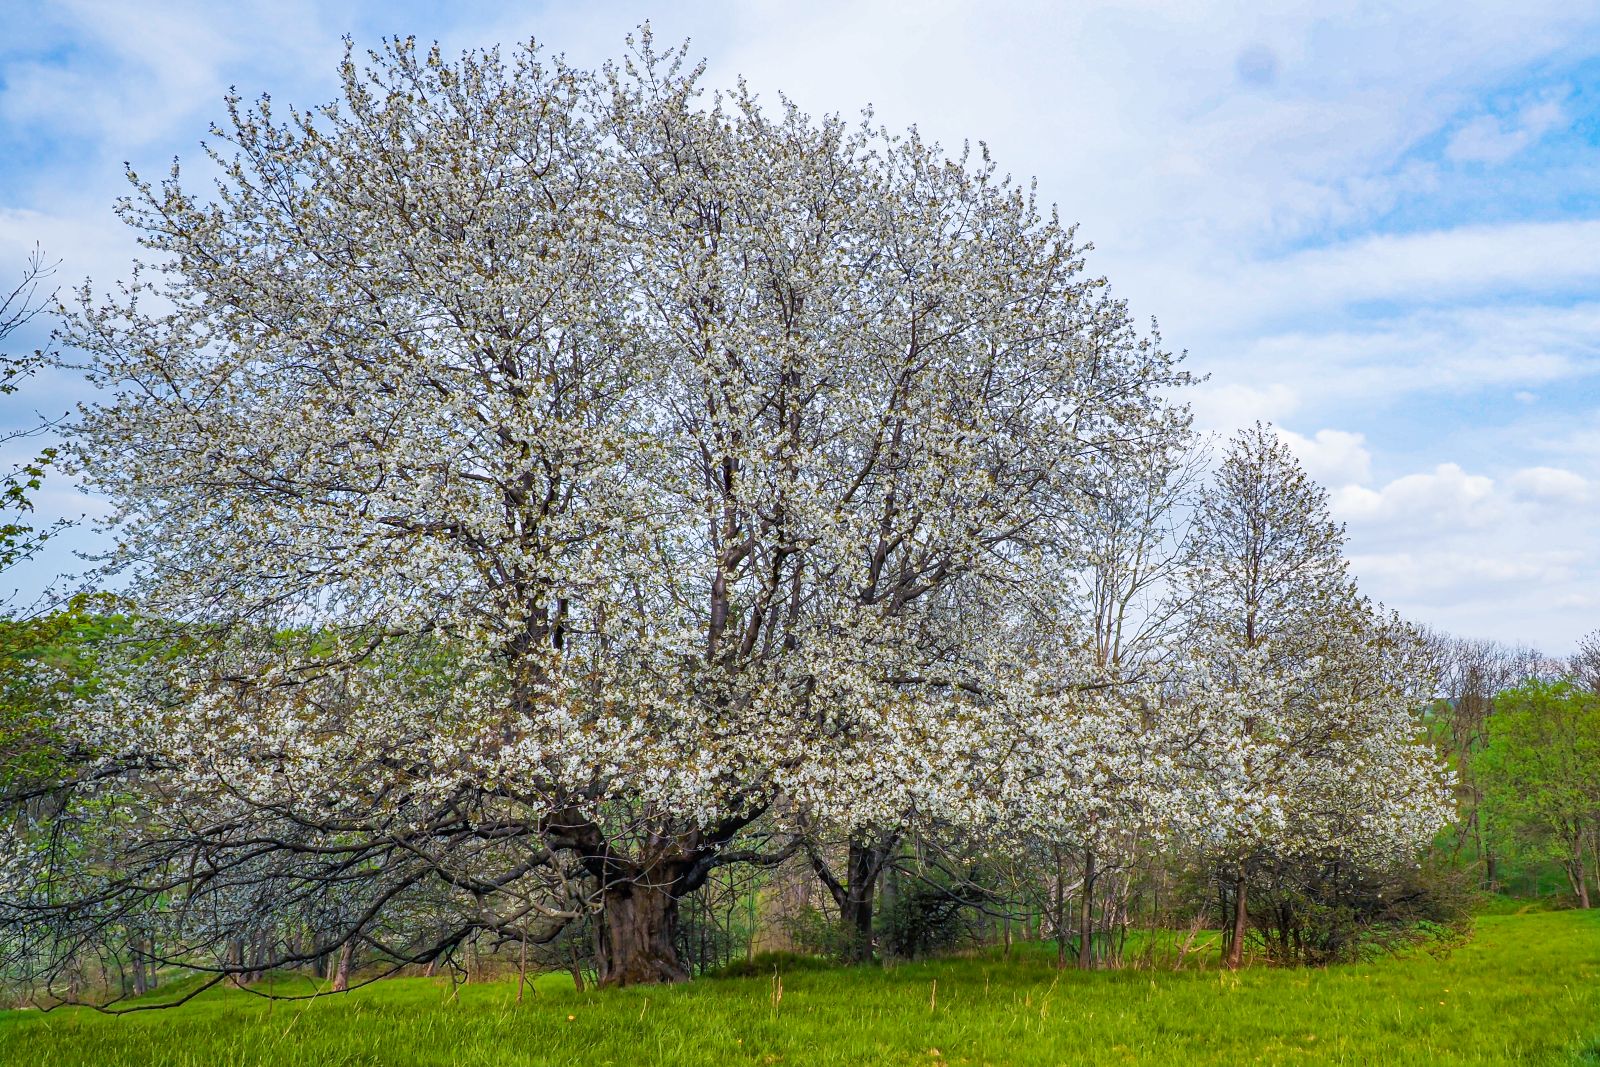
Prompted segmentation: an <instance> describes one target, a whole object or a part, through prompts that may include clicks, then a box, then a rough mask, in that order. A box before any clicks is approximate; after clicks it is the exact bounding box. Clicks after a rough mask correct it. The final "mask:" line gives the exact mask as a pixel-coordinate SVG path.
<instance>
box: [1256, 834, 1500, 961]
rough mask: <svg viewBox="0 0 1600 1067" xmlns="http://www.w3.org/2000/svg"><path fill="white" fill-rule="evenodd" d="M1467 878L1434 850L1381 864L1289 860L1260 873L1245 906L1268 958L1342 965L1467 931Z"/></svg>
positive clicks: (1471, 900)
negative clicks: (1414, 859)
mask: <svg viewBox="0 0 1600 1067" xmlns="http://www.w3.org/2000/svg"><path fill="white" fill-rule="evenodd" d="M1472 881H1473V876H1472V874H1471V872H1468V871H1464V870H1462V869H1461V868H1459V867H1457V866H1454V865H1452V864H1451V863H1449V862H1448V861H1447V860H1445V859H1443V858H1442V857H1438V856H1430V857H1429V858H1428V860H1427V861H1426V862H1425V863H1423V864H1420V865H1416V864H1411V863H1400V864H1396V865H1395V866H1393V867H1390V868H1389V869H1387V870H1385V869H1380V868H1375V867H1359V866H1358V867H1352V866H1350V865H1348V864H1339V863H1309V862H1299V863H1289V864H1282V865H1280V866H1279V867H1277V868H1276V869H1272V870H1268V871H1265V872H1263V877H1261V878H1260V879H1258V882H1257V889H1256V892H1255V898H1256V899H1255V901H1254V902H1253V907H1252V909H1251V910H1252V913H1253V915H1254V917H1255V920H1256V923H1257V925H1258V926H1259V928H1260V930H1261V932H1262V933H1263V934H1264V935H1265V939H1266V952H1267V957H1268V958H1269V959H1271V960H1273V961H1274V962H1277V963H1286V964H1313V965H1324V964H1329V963H1341V962H1344V963H1348V962H1355V961H1359V960H1364V959H1373V958H1376V957H1378V956H1381V955H1383V954H1386V953H1392V952H1395V951H1398V950H1401V949H1404V948H1408V947H1412V946H1416V945H1428V944H1430V943H1431V944H1432V945H1435V946H1437V945H1439V944H1445V945H1448V944H1451V943H1454V942H1456V941H1458V940H1460V939H1461V938H1463V937H1465V936H1466V934H1467V932H1468V930H1469V929H1470V925H1471V915H1472V907H1473V904H1474V902H1475V895H1474V893H1473V890H1472Z"/></svg>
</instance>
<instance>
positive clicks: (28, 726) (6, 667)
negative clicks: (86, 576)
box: [0, 596, 131, 798]
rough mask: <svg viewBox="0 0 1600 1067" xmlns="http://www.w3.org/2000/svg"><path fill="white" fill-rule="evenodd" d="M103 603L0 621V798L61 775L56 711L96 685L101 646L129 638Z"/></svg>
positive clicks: (123, 621)
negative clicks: (109, 641) (112, 640)
mask: <svg viewBox="0 0 1600 1067" xmlns="http://www.w3.org/2000/svg"><path fill="white" fill-rule="evenodd" d="M111 606H113V605H112V602H111V601H110V599H109V598H106V597H103V596H79V597H75V598H73V600H72V601H70V602H69V603H68V604H67V605H66V607H65V608H63V609H62V610H60V611H54V612H50V613H49V614H45V615H38V616H34V617H31V618H0V798H4V797H6V796H10V795H12V794H14V793H16V792H18V791H23V790H27V789H28V788H30V787H32V786H36V785H40V784H42V783H46V782H49V781H53V780H55V779H56V778H58V777H59V776H60V775H62V774H63V773H64V772H65V771H66V769H67V767H68V765H69V763H70V761H71V759H72V756H73V754H72V753H71V752H70V751H69V750H68V746H67V744H66V742H65V741H64V740H63V739H62V737H61V735H60V733H59V731H58V729H57V723H58V721H59V715H60V712H61V709H62V708H63V707H64V706H65V705H66V704H67V703H68V702H69V701H72V700H74V699H78V698H81V697H85V696H89V695H91V694H92V693H93V692H94V690H95V688H96V686H97V685H98V667H99V659H100V654H101V650H102V649H103V648H104V642H105V641H106V640H107V639H108V638H111V637H120V636H124V635H126V634H127V633H129V632H130V625H131V624H130V622H129V620H128V619H127V618H126V617H125V616H121V615H116V614H110V613H108V612H107V610H106V609H108V608H109V607H111Z"/></svg>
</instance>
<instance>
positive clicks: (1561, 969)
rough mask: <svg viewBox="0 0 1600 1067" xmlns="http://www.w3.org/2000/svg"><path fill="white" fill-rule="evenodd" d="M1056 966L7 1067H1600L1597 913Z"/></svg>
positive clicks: (194, 1019) (367, 1021)
mask: <svg viewBox="0 0 1600 1067" xmlns="http://www.w3.org/2000/svg"><path fill="white" fill-rule="evenodd" d="M1051 964H1052V956H1051V955H1050V954H1049V953H1048V952H1046V951H1045V950H1044V949H1042V948H1040V947H1038V946H1023V947H1019V949H1018V950H1017V951H1016V952H1014V953H1013V955H1012V957H1011V958H1010V959H1003V958H1001V957H999V956H998V955H983V956H977V957H971V958H961V959H951V960H939V961H934V962H928V963H916V964H903V965H900V966H896V967H893V968H889V969H884V968H879V967H857V968H826V969H822V968H809V967H808V968H795V969H790V970H788V971H787V972H786V973H783V974H782V975H780V976H777V977H775V976H773V975H770V974H768V975H762V976H760V977H748V978H707V979H703V980H700V981H697V982H694V983H692V984H690V985H686V986H680V987H674V988H650V989H628V990H622V991H605V992H595V991H589V992H584V993H578V992H575V991H574V990H573V988H572V984H571V981H570V979H568V978H566V977H565V976H561V975H545V976H542V977H541V978H540V979H539V980H538V981H537V983H536V984H535V986H534V988H533V990H532V991H531V992H529V993H528V994H527V996H526V997H525V999H524V1002H523V1003H522V1004H520V1005H519V1004H518V1003H516V993H517V983H516V981H515V980H514V979H513V980H511V981H509V982H506V981H498V982H486V983H475V984H469V985H463V986H458V987H454V988H452V987H451V985H450V984H449V983H448V982H447V981H444V980H437V979H426V978H412V979H396V980H390V981H384V982H379V983H374V984H373V985H370V986H367V987H364V988H362V989H359V990H356V991H355V992H352V993H350V994H347V995H344V996H327V997H319V998H316V999H312V1000H303V1001H276V1002H274V1001H270V1000H265V999H262V998H260V997H257V996H253V995H251V994H250V993H247V992H242V991H239V990H226V991H224V990H221V989H217V990H212V991H209V992H207V993H205V994H202V995H201V996H199V997H197V998H195V999H194V1000H192V1001H190V1002H189V1003H188V1004H185V1005H183V1006H181V1007H177V1008H173V1009H170V1010H165V1011H147V1012H138V1013H134V1014H131V1015H125V1016H121V1017H112V1016H107V1015H103V1014H100V1013H97V1012H95V1011H92V1010H89V1009H82V1008H75V1009H61V1010H57V1011H54V1012H50V1013H40V1012H37V1011H14V1012H7V1013H0V1064H4V1065H13V1064H14V1065H16V1067H80V1065H87V1064H94V1065H103V1067H133V1065H144V1064H152V1065H154V1064H162V1065H171V1067H180V1065H181V1067H191V1065H192V1067H235V1065H245V1064H273V1065H284V1067H290V1065H306V1067H311V1065H316V1067H366V1065H379V1064H425V1065H438V1067H445V1065H450V1067H456V1065H461V1067H467V1065H484V1067H488V1065H495V1067H502V1065H503V1067H533V1065H540V1067H544V1065H552V1067H553V1065H557V1064H573V1065H579V1064H582V1065H603V1064H614V1065H619V1067H620V1065H623V1064H642V1063H648V1064H683V1065H689V1064H922V1065H928V1064H1134V1063H1138V1064H1168V1063H1170V1064H1185V1065H1209V1064H1215V1065H1222V1064H1241V1063H1285V1064H1361V1065H1373V1064H1394V1065H1397V1067H1399V1065H1405V1067H1414V1065H1421V1064H1485V1065H1489V1064H1494V1065H1503V1064H1584V1063H1597V1064H1600V913H1581V912H1572V911H1567V912H1544V913H1531V914H1522V915H1493V916H1485V917H1482V918H1480V919H1479V920H1478V923H1477V930H1476V934H1475V936H1474V937H1473V939H1472V940H1471V941H1470V942H1468V943H1466V944H1464V945H1461V946H1458V947H1456V948H1455V949H1453V950H1452V951H1450V952H1449V953H1448V954H1443V953H1430V952H1425V951H1419V952H1417V953H1415V954H1413V955H1410V956H1408V957H1405V958H1400V959H1384V960H1380V961H1375V962H1372V963H1369V964H1363V965H1353V966H1340V967H1332V968H1328V969H1326V970H1279V969H1272V968H1267V967H1257V968H1252V969H1247V970H1245V971H1242V972H1239V973H1237V974H1230V973H1226V972H1220V971H1216V970H1209V969H1204V970H1200V969H1197V970H1187V971H1184V972H1182V973H1172V972H1170V971H1166V972H1151V971H1135V970H1127V971H1116V972H1098V973H1077V972H1070V971H1069V972H1066V973H1060V974H1058V973H1057V972H1056V971H1055V970H1054V968H1053V967H1052V965H1051ZM280 988H281V991H283V992H290V991H292V989H293V988H294V987H293V984H292V982H290V983H286V984H284V985H283V986H281V987H280ZM300 988H302V989H303V988H306V986H305V985H304V983H302V985H301V987H300Z"/></svg>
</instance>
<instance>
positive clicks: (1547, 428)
mask: <svg viewBox="0 0 1600 1067" xmlns="http://www.w3.org/2000/svg"><path fill="white" fill-rule="evenodd" d="M1257 6H1267V5H1244V4H1222V3H1207V2H1195V3H1180V2H1172V0H1148V2H1144V3H1139V2H1128V3H1090V2H1083V3H1059V4H1043V3H1041V4H1023V3H1015V4H1013V3H1005V2H996V0H989V2H972V3H939V2H933V0H923V2H919V3H905V4H890V3H869V2H864V0H856V2H852V3H833V2H831V0H808V2H807V3H804V4H793V3H781V4H780V3H764V2H761V3H757V2H751V3H703V4H678V5H674V4H671V3H667V2H664V0H660V2H656V3H653V4H637V3H603V2H587V3H581V2H571V3H556V2H552V3H547V4H536V3H518V2H516V0H503V2H497V3H486V2H457V3H454V4H451V5H434V4H423V3H413V4H405V3H398V4H397V3H367V4H332V3H325V4H317V3H306V2H300V0H272V2H267V3H251V2H235V3H229V4H219V3H209V2H198V3H169V2H158V0H138V2H132V0H124V2H111V0H108V2H93V0H65V2H59V3H38V4H36V3H31V2H21V0H0V26H4V27H5V31H4V33H0V279H3V277H5V276H7V275H9V274H11V273H13V272H17V271H20V269H21V264H22V263H23V261H24V259H25V258H26V255H27V253H28V251H29V250H31V249H32V248H33V246H34V245H35V243H36V242H37V243H39V244H42V245H43V246H44V248H45V249H46V250H47V252H48V253H49V254H50V255H51V256H52V257H55V258H59V259H60V260H62V270H61V277H62V278H63V279H66V280H68V281H76V280H78V279H80V278H82V277H83V276H86V275H88V276H92V277H94V278H96V279H97V280H102V281H104V280H109V279H112V278H115V277H117V276H119V275H120V274H122V273H123V272H124V271H125V269H126V266H127V263H128V261H129V260H130V259H131V258H132V256H133V254H134V249H133V245H132V242H131V240H130V239H129V237H128V235H127V234H126V233H124V232H122V230H121V227H120V225H119V224H118V223H117V222H116V221H115V220H114V219H113V217H112V214H111V203H112V200H113V198H114V197H115V196H116V195H118V194H119V193H120V192H121V190H122V162H123V161H124V160H126V161H129V162H131V163H132V164H133V165H134V167H135V168H136V169H139V170H145V171H150V172H154V171H155V170H156V169H158V168H162V167H164V166H165V165H166V164H167V163H168V162H169V161H170V160H171V158H172V157H173V156H175V155H176V156H179V157H182V158H185V159H193V158H195V157H196V156H197V155H198V142H199V140H200V139H201V137H202V136H203V135H204V133H205V130H206V127H207V124H208V122H210V121H211V120H213V119H215V118H218V117H220V116H221V114H222V107H221V97H222V94H223V93H224V91H225V90H226V89H227V87H228V86H229V85H236V86H237V87H238V88H239V89H240V91H242V92H243V93H245V94H246V95H247V96H252V95H255V94H257V93H259V92H262V91H269V92H271V93H272V95H273V96H274V98H275V99H276V100H278V101H280V102H281V103H295V104H301V105H306V104H314V103H319V102H323V101H325V100H327V99H329V98H330V97H331V95H332V92H333V85H334V78H333V75H334V69H335V63H336V62H337V60H338V57H339V55H340V52H341V47H342V46H341V43H340V38H341V35H344V34H350V35H352V36H353V37H354V39H355V40H356V42H357V44H359V45H367V44H373V43H376V42H377V41H378V40H379V38H380V37H382V36H383V35H387V34H400V35H415V36H417V37H418V38H420V39H423V40H429V39H437V40H438V41H440V42H441V43H442V44H443V45H444V46H445V47H446V48H448V49H452V50H459V49H462V48H467V47H473V46H481V45H487V44H493V43H496V42H502V43H507V44H509V43H514V42H519V41H525V40H526V39H528V38H530V37H534V38H537V39H538V40H540V41H541V42H542V43H544V44H545V45H546V46H548V47H549V48H551V49H553V50H556V51H561V52H565V53H567V55H568V56H569V57H570V58H572V59H573V60H575V61H578V62H580V63H584V64H596V63H599V62H601V61H603V60H604V59H606V58H608V57H612V56H615V55H617V54H618V52H619V51H620V49H621V47H622V41H623V38H624V36H625V35H626V34H627V33H628V31H629V30H630V29H631V28H632V27H634V26H636V25H637V24H638V23H640V22H641V21H643V20H645V19H647V18H648V19H650V20H651V21H652V23H653V25H654V27H655V30H656V34H657V37H658V38H659V39H661V40H664V41H671V40H676V39H680V38H685V37H687V38H690V39H692V42H693V50H694V51H695V52H696V53H698V54H699V55H701V56H703V57H705V59H706V60H707V61H708V65H709V71H708V77H709V81H710V82H711V83H712V84H713V85H725V84H731V83H732V82H733V81H734V80H735V79H736V78H737V77H739V76H740V75H743V76H744V77H745V78H746V79H747V80H748V81H749V82H750V83H751V85H752V86H753V87H754V88H755V89H757V90H758V91H760V92H763V93H764V94H767V95H775V94H776V93H778V92H780V91H781V92H784V93H787V94H788V95H790V96H791V97H793V98H794V99H795V100H797V101H798V102H799V103H800V104H801V105H802V106H804V107H805V108H806V109H808V110H810V111H813V112H823V111H840V112H844V113H846V114H854V113H856V112H857V111H859V110H860V109H861V108H862V107H863V106H864V105H867V104H871V105H873V106H874V107H875V108H876V110H877V114H878V116H879V118H880V119H882V120H883V121H885V122H886V123H888V124H889V125H891V126H905V125H909V124H912V123H915V124H917V125H918V126H920V127H921V129H922V130H923V131H924V133H925V134H927V135H930V136H932V137H934V138H937V139H939V140H940V141H942V142H943V143H944V144H946V145H947V146H952V147H956V146H959V145H960V143H961V142H962V141H963V140H972V141H980V140H981V141H985V142H987V143H988V145H989V146H990V149H991V151H992V152H993V154H994V155H995V157H996V159H997V160H998V161H999V162H1000V164H1001V165H1002V167H1003V168H1004V169H1007V170H1010V171H1011V172H1012V173H1013V174H1015V175H1017V176H1018V177H1027V176H1037V178H1038V182H1039V188H1040V191H1041V194H1042V196H1043V197H1044V198H1045V199H1047V200H1051V201H1054V202H1056V203H1057V204H1059V205H1060V208H1061V212H1062V214H1063V216H1064V217H1066V218H1068V219H1074V220H1077V222H1078V223H1079V224H1080V235H1081V236H1083V237H1085V238H1087V239H1088V240H1090V241H1092V242H1093V243H1094V245H1095V247H1096V251H1095V252H1094V254H1093V255H1092V256H1091V259H1090V264H1091V267H1092V269H1094V270H1095V271H1096V272H1098V273H1103V274H1105V275H1107V276H1108V277H1109V278H1110V279H1111V280H1112V283H1113V285H1114V287H1115V288H1116V289H1117V290H1118V291H1120V292H1121V293H1122V294H1123V295H1124V296H1125V297H1127V299H1128V300H1129V301H1130V302H1131V304H1132V306H1133V308H1134V310H1135V311H1136V312H1137V313H1138V314H1139V315H1141V316H1147V317H1148V316H1154V317H1155V318H1157V319H1159V320H1160V323H1161V328H1162V331H1163V333H1164V335H1165V337H1166V340H1167V341H1168V343H1169V344H1170V345H1171V346H1172V347H1175V348H1182V349H1186V350H1187V351H1188V352H1189V359H1190V366H1191V369H1193V370H1194V371H1195V372H1197V373H1201V374H1208V375H1209V376H1210V377H1209V380H1208V381H1207V382H1206V383H1205V384H1204V385H1202V386H1201V387H1199V388H1197V389H1196V390H1195V391H1194V394H1193V396H1192V398H1191V399H1192V402H1193V405H1194V408H1195V411H1196V415H1197V419H1198V422H1199V423H1200V424H1201V425H1202V426H1203V427H1204V428H1206V429H1209V430H1216V431H1227V430H1230V429H1233V428H1235V427H1236V426H1238V425H1241V424H1243V423H1246V422H1249V421H1251V420H1253V419H1257V418H1261V419H1269V420H1271V421H1273V422H1274V423H1275V424H1277V425H1278V426H1279V427H1280V428H1281V430H1282V432H1283V433H1284V434H1285V435H1286V436H1287V438H1288V439H1289V440H1290V441H1291V442H1292V444H1293V445H1294V447H1295V448H1296V449H1297V450H1298V451H1299V453H1300V455H1301V457H1302V458H1303V460H1304V462H1305V463H1306V465H1307V466H1308V468H1309V469H1310V470H1311V472H1312V473H1313V474H1314V475H1316V476H1317V477H1318V478H1319V479H1320V480H1321V481H1322V482H1323V483H1324V484H1325V485H1327V486H1328V488H1329V490H1330V492H1331V494H1332V498H1333V501H1334V507H1335V511H1336V514H1337V517H1338V518H1340V519H1341V520H1343V521H1344V522H1345V523H1346V524H1347V525H1348V530H1349V537H1350V552H1351V555H1352V558H1353V560H1354V563H1355V568H1356V571H1357V573H1358V575H1359V576H1360V578H1361V581H1362V585H1363V587H1364V588H1365V589H1366V590H1367V591H1368V592H1370V593H1372V594H1373V595H1375V596H1377V597H1379V598H1381V599H1382V600H1384V601H1386V602H1387V603H1389V604H1390V605H1392V606H1394V607H1396V608H1398V609H1400V610H1401V611H1403V612H1405V613H1406V614H1408V615H1410V616H1411V617H1413V618H1416V619H1419V620H1421V621H1424V622H1428V623H1431V624H1433V625H1436V626H1440V627H1444V628H1446V629H1449V630H1452V631H1454V632H1457V633H1461V634H1465V635H1472V636H1483V637H1494V638H1499V639H1502V640H1506V641H1529V642H1533V643H1536V644H1539V645H1541V646H1542V647H1544V648H1545V649H1546V650H1547V651H1550V652H1553V653H1562V652H1566V651H1568V650H1570V649H1571V647H1572V645H1573V644H1574V643H1575V641H1576V639H1577V638H1578V636H1579V635H1581V634H1582V633H1585V632H1587V631H1589V630H1592V629H1595V628H1596V627H1600V291H1597V286H1600V7H1597V6H1594V5H1585V4H1573V3H1571V2H1570V0H1564V2H1558V3H1545V2H1542V0H1519V2H1517V3H1514V4H1513V3H1501V4H1475V3H1470V2H1464V0H1455V2H1452V3H1440V4H1411V5H1404V6H1405V7H1406V10H1405V11H1403V12H1398V11H1395V10H1393V8H1395V7H1396V6H1400V5H1394V4H1387V3H1373V2H1367V3H1339V2H1336V0H1320V2H1317V3H1309V2H1307V3H1294V2H1286V3H1281V4H1274V5H1271V6H1272V7H1273V9H1274V10H1273V13H1272V14H1270V15H1264V14H1259V13H1249V12H1248V11H1247V10H1246V9H1248V8H1250V7H1257ZM81 396H82V389H81V387H79V386H78V385H77V384H76V383H75V382H73V381H71V380H68V379H65V378H60V377H54V378H49V379H46V380H44V381H41V382H39V383H37V384H36V387H34V388H33V389H32V390H31V392H30V393H29V395H28V396H27V397H26V398H25V400H24V402H23V403H22V404H18V403H17V402H15V400H16V398H13V399H12V400H10V401H5V402H4V403H6V404H8V405H9V407H8V408H6V409H3V410H0V426H4V425H6V424H13V425H14V424H17V423H19V422H21V421H22V420H24V419H25V418H26V417H28V415H29V413H30V412H31V411H32V410H34V409H36V408H38V409H45V410H48V411H56V410H58V409H64V408H66V407H67V406H68V405H70V403H72V402H73V401H75V400H76V399H78V398H80V397H81ZM46 507H47V508H49V509H53V510H60V511H67V512H81V511H84V510H85V509H86V508H87V509H89V510H93V503H92V502H84V501H82V500H80V499H75V498H74V497H73V495H72V493H71V491H70V488H69V487H65V486H61V487H57V489H56V490H55V492H54V493H53V494H52V495H51V496H50V497H49V499H48V500H47V501H46ZM92 544H93V536H92V535H91V534H89V533H87V532H83V533H79V534H77V535H75V537H74V538H73V539H72V543H71V545H70V546H68V547H76V548H80V549H81V548H85V547H90V546H91V545H92ZM71 566H73V560H72V558H71V556H70V555H69V554H68V553H67V552H66V551H65V550H64V549H58V550H57V551H56V553H55V554H54V555H51V556H49V557H47V558H45V559H43V560H41V561H40V566H39V567H38V568H37V571H36V573H34V574H30V575H25V576H23V578H22V579H21V584H23V585H24V586H30V585H32V584H34V583H36V582H40V581H42V579H43V577H45V574H44V572H46V571H53V570H56V569H62V568H68V567H71Z"/></svg>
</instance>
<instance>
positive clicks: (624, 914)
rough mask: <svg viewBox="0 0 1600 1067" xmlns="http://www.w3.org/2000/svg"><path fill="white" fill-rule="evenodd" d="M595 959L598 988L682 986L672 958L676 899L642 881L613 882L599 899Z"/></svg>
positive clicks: (683, 974) (683, 973)
mask: <svg viewBox="0 0 1600 1067" xmlns="http://www.w3.org/2000/svg"><path fill="white" fill-rule="evenodd" d="M595 921H596V922H597V923H598V929H597V933H596V938H595V960H596V966H597V968H598V970H599V977H600V984H601V985H603V986H627V985H653V984H656V983H660V982H686V981H688V980H689V971H688V969H687V968H685V967H684V966H683V963H682V962H681V961H680V960H679V959H678V946H677V940H678V898H677V897H676V896H674V895H673V894H672V891H671V890H670V889H667V888H663V887H660V886H653V885H650V884H648V882H645V881H642V880H641V881H629V882H619V883H617V884H614V885H611V886H608V887H607V888H606V889H605V890H604V892H603V894H602V896H601V908H600V914H599V915H598V916H596V917H595Z"/></svg>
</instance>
